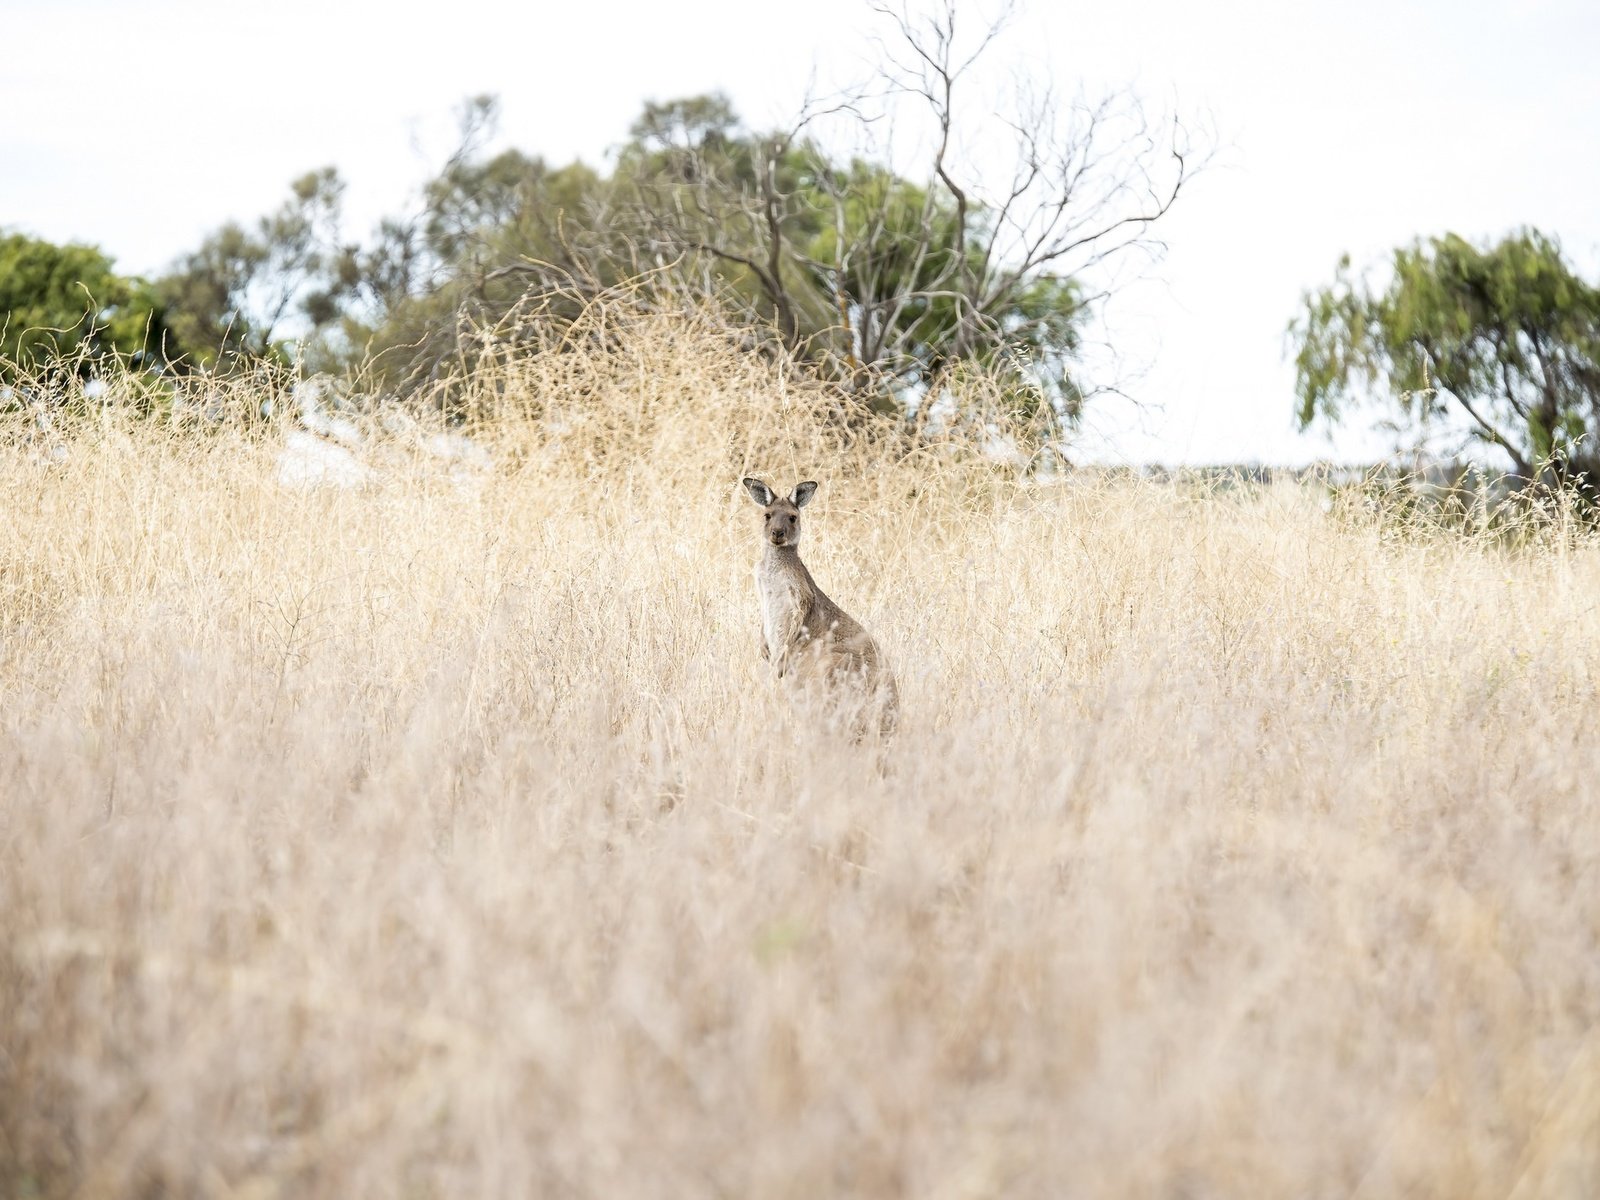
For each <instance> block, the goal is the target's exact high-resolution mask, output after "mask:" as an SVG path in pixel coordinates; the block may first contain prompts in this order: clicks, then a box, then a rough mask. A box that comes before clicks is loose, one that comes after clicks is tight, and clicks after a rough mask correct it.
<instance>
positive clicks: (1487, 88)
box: [0, 0, 1600, 463]
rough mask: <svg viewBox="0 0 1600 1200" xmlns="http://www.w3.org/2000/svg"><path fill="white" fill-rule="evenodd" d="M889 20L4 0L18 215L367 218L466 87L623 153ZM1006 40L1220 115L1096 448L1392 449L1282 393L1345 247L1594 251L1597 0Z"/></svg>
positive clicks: (123, 242) (1249, 456) (1149, 286)
mask: <svg viewBox="0 0 1600 1200" xmlns="http://www.w3.org/2000/svg"><path fill="white" fill-rule="evenodd" d="M980 10H981V6H977V5H974V6H972V7H971V14H970V16H969V17H968V19H969V20H971V21H974V22H976V20H977V19H978V18H979V15H980ZM875 28H880V26H877V25H875V24H874V19H873V18H872V17H871V15H870V13H869V12H868V10H867V6H866V4H865V3H864V2H863V0H807V2H806V3H805V4H799V5H781V6H780V5H769V4H760V3H752V2H751V0H678V2H677V3H670V4H669V3H663V2H661V0H652V2H649V3H638V4H634V3H622V2H620V0H588V2H587V3H584V2H578V3H574V2H573V0H560V2H559V3H541V2H540V0H519V2H516V3H509V2H502V0H455V2H454V3H451V4H443V5H441V4H438V3H427V4H424V3H418V2H415V0H388V2H386V3H381V4H380V3H374V2H371V0H341V2H337V3H329V2H326V0H324V2H320V3H312V2H310V0H277V2H276V3H274V4H272V5H270V6H268V5H242V4H227V5H224V4H217V3H214V2H209V0H142V2H140V3H137V4H135V3H131V2H129V0H0V36H3V39H4V42H5V45H6V53H5V54H4V56H3V58H0V112H4V113H6V114H7V117H6V119H5V120H4V121H3V122H0V226H4V227H8V228H11V229H20V230H23V231H25V232H28V233H32V234H35V235H38V236H41V237H46V238H50V239H52V240H57V241H68V240H75V241H85V242H92V243H96V244H98V245H100V246H101V247H102V248H104V249H105V250H106V251H107V252H108V253H110V254H112V255H113V256H114V257H115V258H116V260H117V263H118V266H119V268H120V269H122V270H124V271H129V272H140V273H146V274H150V273H155V272H158V271H159V270H160V269H161V268H163V267H164V266H165V265H167V264H168V263H169V262H170V261H171V260H172V259H173V258H175V257H176V256H177V255H178V254H179V253H181V252H183V251H184V250H187V249H190V248H192V247H194V246H195V245H197V244H198V243H199V241H200V239H201V238H202V237H203V236H204V234H205V233H206V232H208V231H209V230H211V229H213V228H215V227H216V226H217V225H220V224H221V223H222V222H224V221H226V220H229V219H240V220H248V219H251V218H253V217H255V216H257V215H259V214H260V213H263V212H265V211H267V210H268V209H271V208H274V207H276V206H277V205H278V204H279V203H280V202H281V201H282V200H283V198H284V197H285V196H286V195H287V185H288V183H289V181H290V180H291V179H292V178H294V177H295V176H296V175H299V174H301V173H303V172H304V171H307V170H310V169H312V168H316V167H320V166H324V165H329V164H331V165H334V166H337V167H338V168H339V170H340V172H341V174H342V175H343V176H344V177H345V179H346V180H347V181H348V183H349V190H348V192H347V196H346V216H347V220H346V234H347V236H351V237H364V236H365V235H366V234H367V233H368V231H369V230H370V227H371V226H372V224H373V223H375V221H376V219H377V217H378V216H379V215H380V214H382V213H384V212H389V211H396V210H399V209H402V208H403V207H404V206H405V205H406V204H407V202H408V201H409V199H410V197H411V194H412V193H413V191H414V189H415V187H416V186H417V185H418V184H419V183H420V182H421V181H422V180H423V179H424V178H426V177H427V176H428V175H429V174H430V173H431V171H432V170H433V169H435V168H436V167H437V165H438V163H439V160H440V158H441V156H442V154H443V153H444V152H445V151H446V150H447V149H448V147H449V145H450V141H451V132H450V131H451V113H452V111H453V110H454V109H455V107H456V106H457V105H458V104H459V103H460V102H461V101H462V99H463V98H464V97H466V96H468V95H473V94H477V93H482V92H492V93H497V94H498V95H499V96H500V97H501V101H502V114H503V116H502V126H501V138H500V141H501V142H502V143H505V144H511V145H516V146H518V147H520V148H522V149H523V150H525V151H528V152H530V153H537V154H542V155H543V156H545V157H546V158H547V159H549V160H550V161H552V162H558V163H559V162H564V161H567V160H569V159H571V158H573V157H581V158H583V159H585V160H586V161H589V162H590V163H594V164H600V163H602V162H603V159H604V155H605V154H606V152H607V150H608V149H609V148H610V147H612V146H614V145H616V144H617V143H618V142H620V141H621V140H622V139H623V138H624V136H625V135H626V130H627V127H628V124H629V123H630V122H631V120H632V119H633V118H634V117H635V116H636V115H637V113H638V111H639V109H640V107H641V105H642V103H643V101H644V100H646V99H650V98H654V99H667V98H671V97H674V96H681V95H689V94H694V93H699V92H705V91H711V90H714V89H719V88H720V89H721V90H723V91H725V92H727V93H728V95H729V96H730V97H731V98H732V100H733V102H734V104H735V106H736V107H737V109H738V110H739V111H740V113H741V114H742V115H743V116H744V117H745V118H746V119H747V121H748V122H750V123H751V124H752V125H755V126H757V127H760V126H765V125H768V124H775V123H778V122H780V121H781V120H782V119H783V118H784V116H785V115H786V114H788V113H790V112H791V111H793V109H794V107H795V105H796V101H797V100H798V98H799V97H800V95H801V93H802V92H803V91H804V89H805V87H806V84H807V80H808V78H809V77H810V76H811V75H812V74H813V73H815V74H817V75H818V76H820V77H822V78H824V79H842V78H846V77H853V76H858V75H860V74H861V73H862V72H863V70H864V69H865V67H866V66H867V65H868V64H869V63H870V57H871V53H872V49H871V42H870V40H869V34H870V32H871V31H872V30H873V29H875ZM994 55H995V60H996V62H997V64H998V62H1000V61H1008V62H1020V63H1022V64H1023V65H1024V66H1025V68H1026V69H1027V70H1029V71H1032V72H1035V73H1037V74H1038V75H1039V77H1041V78H1046V77H1047V78H1049V79H1050V80H1051V81H1053V83H1054V84H1055V85H1056V87H1057V88H1059V89H1061V90H1063V91H1067V92H1072V91H1074V90H1076V89H1077V88H1078V87H1079V86H1080V85H1082V86H1084V87H1086V88H1087V89H1088V91H1089V92H1090V93H1091V94H1093V93H1094V92H1095V91H1096V90H1097V89H1098V88H1101V87H1104V86H1108V85H1118V84H1130V83H1131V84H1133V85H1135V86H1136V87H1137V89H1138V90H1139V91H1141V92H1142V93H1143V94H1145V95H1146V96H1147V97H1149V99H1150V100H1151V101H1152V102H1153V103H1154V104H1156V105H1165V104H1170V103H1173V102H1176V104H1177V105H1178V106H1179V107H1180V108H1182V109H1185V110H1189V111H1191V112H1197V113H1202V114H1205V115H1207V116H1208V117H1209V119H1210V121H1211V122H1212V123H1213V124H1214V125H1215V126H1216V128H1217V130H1218V133H1219V135H1220V137H1221V140H1222V143H1223V153H1222V156H1221V158H1220V160H1219V164H1218V166H1216V167H1215V168H1214V169H1213V170H1212V171H1211V172H1210V173H1209V174H1207V175H1205V176H1202V177H1201V178H1200V179H1199V180H1197V181H1196V183H1195V184H1194V187H1193V190H1192V192H1190V193H1188V194H1187V195H1186V196H1185V197H1184V198H1183V200H1182V201H1181V202H1180V204H1179V206H1178V207H1177V208H1175V209H1174V211H1173V214H1172V216H1171V218H1170V221H1169V223H1168V224H1167V226H1166V229H1165V236H1166V240H1167V242H1168V244H1169V246H1170V253H1169V254H1168V256H1167V258H1166V259H1165V261H1164V262H1163V263H1162V264H1161V266H1160V267H1159V268H1158V269H1157V276H1156V278H1154V279H1152V280H1151V281H1149V282H1148V283H1145V284H1143V285H1141V286H1139V287H1138V288H1136V289H1134V290H1132V291H1130V292H1129V293H1127V294H1125V295H1124V296H1122V297H1121V299H1120V300H1119V301H1118V303H1117V306H1116V308H1115V309H1114V310H1113V311H1112V313H1111V315H1110V322H1111V323H1110V327H1109V335H1110V337H1111V339H1112V341H1113V344H1114V345H1116V347H1117V348H1118V351H1119V353H1120V354H1122V355H1123V356H1124V357H1126V358H1128V359H1130V360H1132V361H1135V362H1148V363H1149V364H1150V367H1149V370H1148V371H1147V372H1146V373H1145V374H1144V375H1143V377H1142V378H1141V379H1139V380H1138V381H1137V382H1136V383H1135V384H1134V385H1133V389H1134V391H1135V393H1136V395H1137V396H1138V397H1139V398H1140V400H1142V401H1143V402H1145V404H1146V408H1145V409H1144V411H1142V412H1140V411H1137V410H1134V409H1133V408H1131V407H1130V406H1129V405H1127V404H1125V403H1121V402H1118V401H1115V400H1113V401H1110V402H1107V403H1106V404H1105V405H1104V406H1103V407H1101V408H1100V409H1098V410H1096V412H1095V413H1094V414H1093V415H1092V417H1091V431H1090V433H1089V434H1088V436H1087V437H1086V439H1085V449H1086V450H1088V451H1089V452H1090V453H1092V454H1093V455H1094V456H1095V457H1098V458H1103V459H1113V460H1128V461H1161V462H1168V463H1172V462H1238V461H1260V462H1268V463H1298V462H1304V461H1307V460H1310V459H1313V458H1319V457H1329V456H1331V457H1335V458H1342V459H1364V458H1369V457H1371V456H1372V455H1374V454H1376V453H1378V452H1381V451H1382V450H1383V449H1385V448H1386V447H1387V446H1388V442H1387V441H1386V440H1385V439H1384V438H1383V437H1381V436H1379V435H1375V434H1372V433H1370V432H1367V431H1364V430H1362V429H1360V428H1356V429H1351V430H1348V431H1346V432H1342V433H1340V434H1338V435H1337V436H1335V437H1334V438H1333V439H1331V440H1330V439H1329V438H1328V437H1326V436H1317V435H1302V434H1299V433H1296V432H1295V431H1294V428H1293V423H1292V420H1291V412H1292V406H1293V400H1292V394H1291V387H1292V382H1293V376H1292V371H1291V370H1290V368H1289V366H1288V365H1287V364H1286V363H1285V361H1284V356H1283V329H1284V326H1285V324H1286V323H1287V321H1288V320H1289V318H1290V317H1291V316H1292V315H1293V313H1294V311H1295V305H1296V302H1297V300H1298V297H1299V296H1300V294H1301V292H1302V291H1303V290H1304V289H1306V288H1309V287H1314V286H1317V285H1319V284H1322V283H1325V282H1327V281H1328V280H1329V279H1330V278H1331V276H1332V273H1333V269H1334V266H1335V264H1336V262H1337V261H1338V258H1339V256H1340V254H1342V253H1344V252H1346V251H1348V252H1350V254H1351V255H1352V257H1353V258H1354V260H1355V261H1356V263H1358V264H1363V263H1369V262H1373V261H1376V260H1378V259H1380V258H1381V256H1383V255H1384V254H1385V253H1386V252H1387V251H1388V250H1389V249H1391V248H1392V247H1394V246H1396V245H1399V244H1401V243H1404V242H1407V241H1409V240H1411V239H1412V238H1414V237H1416V236H1418V235H1423V234H1437V233H1443V232H1445V231H1447V230H1448V231H1453V232H1458V233H1461V234H1463V235H1465V236H1468V237H1471V238H1474V239H1478V238H1483V237H1488V236H1499V235H1500V234H1503V233H1505V232H1507V231H1508V230H1510V229H1512V228H1514V227H1516V226H1518V225H1523V224H1531V225H1536V226H1538V227H1540V228H1541V229H1543V230H1545V231H1546V232H1547V233H1552V234H1554V235H1556V236H1557V237H1559V238H1560V239H1561V241H1562V243H1563V245H1564V246H1565V248H1566V249H1567V251H1568V253H1569V255H1570V256H1571V257H1572V258H1573V259H1574V260H1575V261H1576V262H1577V263H1578V264H1579V265H1580V266H1581V267H1582V268H1583V269H1584V270H1586V271H1590V272H1593V271H1594V270H1595V269H1596V266H1597V264H1600V203H1597V201H1596V197H1597V196H1600V2H1597V0H1526V2H1523V3H1512V2H1504V3H1491V2H1488V0H1464V2H1463V0H1456V2H1449V0H1345V2H1344V3H1340V4H1295V3H1286V2H1285V0H1212V2H1211V3H1206V4H1200V3H1195V2H1194V0H1145V2H1144V3H1142V4H1136V5H1120V4H1108V3H1106V2H1105V0H1099V2H1098V3H1095V4H1084V3H1075V2H1074V3H1045V2H1043V0H1023V3H1022V7H1021V15H1020V19H1019V21H1018V23H1017V25H1016V26H1015V27H1014V28H1013V31H1012V34H1011V36H1010V37H1009V38H1008V40H1007V41H1005V42H1004V43H1002V44H1001V45H1000V46H998V47H997V48H996V50H995V51H994Z"/></svg>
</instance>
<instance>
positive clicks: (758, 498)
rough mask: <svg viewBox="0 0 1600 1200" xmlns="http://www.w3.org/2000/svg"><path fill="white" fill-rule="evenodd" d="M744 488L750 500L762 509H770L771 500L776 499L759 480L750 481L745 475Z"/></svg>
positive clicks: (769, 489) (770, 490)
mask: <svg viewBox="0 0 1600 1200" xmlns="http://www.w3.org/2000/svg"><path fill="white" fill-rule="evenodd" d="M744 486H745V490H746V491H748V492H749V493H750V498H751V499H752V500H754V501H755V502H756V503H757V504H759V505H761V507H762V508H767V507H770V506H771V504H772V502H773V500H775V499H776V498H777V497H775V496H774V495H773V494H772V489H771V488H769V487H768V486H767V485H766V484H764V483H762V482H761V480H759V479H752V478H750V477H749V476H748V475H746V476H745V478H744Z"/></svg>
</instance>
